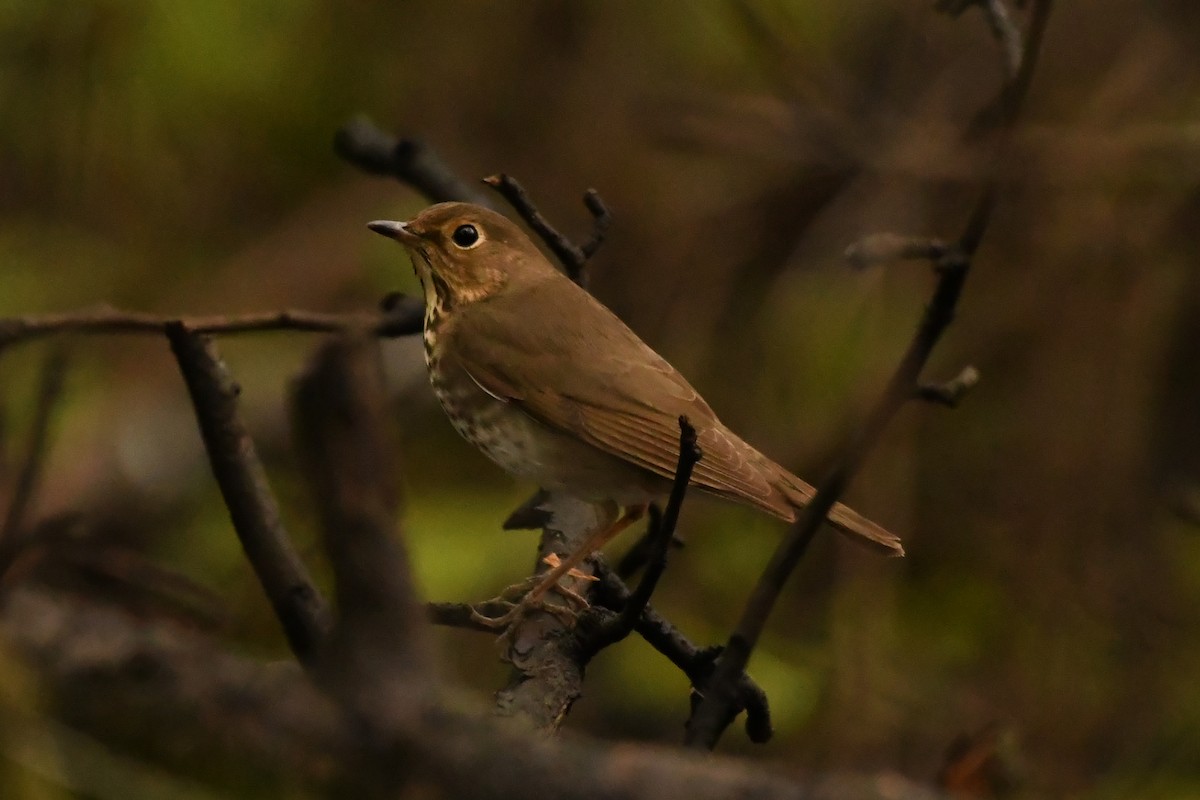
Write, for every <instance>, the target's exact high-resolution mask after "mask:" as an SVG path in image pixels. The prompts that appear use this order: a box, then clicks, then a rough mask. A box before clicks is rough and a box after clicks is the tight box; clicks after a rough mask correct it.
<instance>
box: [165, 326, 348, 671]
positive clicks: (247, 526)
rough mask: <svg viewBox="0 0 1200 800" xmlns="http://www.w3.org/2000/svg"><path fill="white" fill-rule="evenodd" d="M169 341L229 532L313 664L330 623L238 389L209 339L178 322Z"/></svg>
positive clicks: (293, 642) (295, 645) (299, 654)
mask: <svg viewBox="0 0 1200 800" xmlns="http://www.w3.org/2000/svg"><path fill="white" fill-rule="evenodd" d="M167 338H168V339H169V340H170V342H171V350H172V351H173V352H174V353H175V359H176V360H177V361H178V362H179V369H180V372H182V373H183V379H184V381H185V382H186V383H187V388H188V394H189V395H190V396H191V399H192V407H193V408H194V409H195V412H196V421H197V422H198V423H199V426H200V433H201V436H202V437H203V438H204V447H205V449H206V450H207V451H208V461H209V464H210V465H211V466H212V470H213V476H214V477H215V478H216V479H217V484H218V485H219V486H220V488H221V495H222V496H223V497H224V498H225V506H226V508H228V510H229V517H230V519H231V520H232V521H233V528H234V531H235V532H236V533H237V537H238V540H239V541H240V542H241V543H242V549H243V550H244V551H245V553H246V558H247V559H248V560H249V561H250V565H251V566H252V567H253V568H254V572H255V574H256V575H257V576H258V580H259V582H260V583H261V584H262V587H263V591H264V592H266V594H267V598H268V599H269V600H270V601H271V606H272V607H273V608H274V609H275V614H276V616H277V617H279V621H280V623H281V624H282V625H283V632H284V635H285V636H286V637H287V640H288V644H289V645H290V646H291V648H292V652H293V653H295V655H296V658H297V659H299V660H300V662H301V663H303V664H305V665H306V666H312V664H313V663H314V659H315V657H316V655H317V651H318V648H319V647H320V645H321V642H322V640H323V639H324V638H325V636H326V633H327V631H328V628H329V611H328V608H327V607H326V605H325V600H324V598H322V597H321V594H320V592H319V591H317V588H316V586H315V585H314V584H313V581H312V578H311V576H310V575H309V574H308V570H307V568H305V566H304V562H303V561H302V560H301V559H300V556H299V555H298V554H297V553H296V551H295V549H294V548H293V546H292V543H291V541H290V540H289V539H288V536H287V532H286V531H285V530H284V528H283V523H282V521H281V520H280V518H279V506H278V504H277V503H276V501H275V496H274V495H273V494H272V492H271V488H270V486H269V485H268V483H267V475H266V471H265V470H264V469H263V466H262V463H261V462H260V461H259V460H258V454H257V452H256V450H255V448H254V442H253V441H252V440H251V439H250V434H249V433H248V432H247V431H246V426H245V424H244V423H243V422H242V419H241V415H240V414H239V413H238V408H237V396H238V392H239V388H238V386H237V385H236V384H235V383H234V382H233V379H232V378H231V377H230V375H229V372H228V370H227V369H226V368H225V365H224V364H223V363H221V360H220V357H219V356H218V355H217V351H216V347H215V346H214V345H213V343H212V341H211V340H209V339H208V338H207V337H204V336H201V335H199V334H197V333H195V332H194V331H190V330H188V329H187V328H186V327H185V326H184V325H183V324H181V323H178V322H176V323H171V324H169V325H168V326H167Z"/></svg>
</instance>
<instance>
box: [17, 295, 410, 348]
mask: <svg viewBox="0 0 1200 800" xmlns="http://www.w3.org/2000/svg"><path fill="white" fill-rule="evenodd" d="M424 318H425V304H424V302H423V301H421V300H420V299H419V298H411V297H409V298H403V299H401V300H399V301H397V302H396V303H395V304H394V306H393V307H392V308H391V309H389V310H388V311H387V313H384V314H323V313H320V312H315V311H268V312H262V313H250V314H230V315H214V316H192V317H181V316H173V317H171V316H163V315H160V314H146V313H142V312H137V311H118V310H116V309H112V308H97V309H93V310H89V311H75V312H70V313H66V314H40V315H34V316H25V317H9V318H7V319H0V349H3V348H4V347H6V346H8V345H11V344H15V343H17V342H23V341H28V340H30V339H37V338H41V337H44V336H50V335H52V334H57V333H141V334H146V333H156V334H160V335H161V334H163V333H165V332H166V331H167V328H168V326H170V325H173V324H179V325H183V326H184V327H185V328H187V329H188V330H189V331H191V332H193V333H198V334H235V333H256V332H262V331H310V332H315V333H331V332H337V331H344V330H355V329H365V330H369V331H371V332H373V333H375V334H377V335H379V336H384V337H394V336H407V335H410V334H414V333H420V332H421V325H422V323H423V321H424Z"/></svg>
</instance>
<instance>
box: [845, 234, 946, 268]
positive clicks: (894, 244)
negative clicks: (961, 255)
mask: <svg viewBox="0 0 1200 800" xmlns="http://www.w3.org/2000/svg"><path fill="white" fill-rule="evenodd" d="M946 250H947V245H946V243H945V242H943V241H941V240H940V239H932V238H927V237H924V236H901V235H898V234H895V233H872V234H868V235H866V236H864V237H862V238H861V239H859V240H858V241H856V242H854V243H853V244H851V245H850V246H849V247H847V248H846V251H845V252H844V253H843V254H842V255H843V257H844V258H845V259H846V260H847V261H848V262H850V264H851V266H854V267H858V268H860V269H862V268H866V267H869V266H873V265H875V264H883V263H887V262H890V261H901V260H909V259H921V260H923V261H929V260H935V259H939V258H941V257H942V256H943V255H945V253H946Z"/></svg>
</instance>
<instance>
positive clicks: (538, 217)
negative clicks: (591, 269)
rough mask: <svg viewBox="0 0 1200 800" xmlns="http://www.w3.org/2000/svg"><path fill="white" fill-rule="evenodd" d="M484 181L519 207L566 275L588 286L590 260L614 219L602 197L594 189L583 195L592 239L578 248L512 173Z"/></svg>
mask: <svg viewBox="0 0 1200 800" xmlns="http://www.w3.org/2000/svg"><path fill="white" fill-rule="evenodd" d="M483 182H484V183H486V184H487V185H488V186H491V187H492V188H493V189H495V190H496V191H497V192H499V193H500V194H501V195H502V196H503V197H504V199H505V200H507V201H508V202H509V204H510V205H512V207H513V208H515V209H516V210H517V213H518V214H520V215H521V219H523V220H525V221H526V222H527V223H529V227H531V228H533V230H534V233H536V234H537V235H538V236H540V237H541V238H542V241H544V242H545V243H546V246H547V247H549V248H550V250H551V252H553V253H554V256H555V258H557V259H558V260H559V261H560V262H562V265H563V267H564V268H565V269H566V271H567V276H568V277H570V279H571V280H573V281H575V282H576V283H578V284H579V285H580V286H584V287H586V286H587V282H588V277H587V268H586V267H587V262H588V259H589V258H591V257H592V256H593V255H595V254H596V251H597V250H599V249H600V245H601V244H603V243H604V236H605V234H606V232H607V231H608V226H609V225H610V224H611V222H612V214H611V212H609V210H608V206H606V205H605V204H604V201H603V200H601V199H600V195H599V193H597V192H596V190H595V189H588V190H587V192H586V193H585V194H584V196H583V203H584V205H585V206H587V209H588V211H590V212H591V214H592V220H593V223H592V224H593V228H592V235H591V238H589V239H588V241H587V243H586V244H584V245H583V247H579V246H578V245H576V244H575V243H574V242H572V241H571V240H570V239H568V238H567V237H566V236H564V235H563V234H562V233H559V231H558V230H557V229H556V228H555V227H554V226H553V225H551V224H550V222H549V221H548V220H547V219H546V218H545V217H544V216H542V212H540V211H538V208H537V206H535V205H534V204H533V201H532V200H530V199H529V193H528V192H526V191H525V187H523V186H521V184H520V183H518V182H517V179H516V178H513V177H512V176H510V175H504V174H500V175H491V176H489V177H487V178H484V179H483Z"/></svg>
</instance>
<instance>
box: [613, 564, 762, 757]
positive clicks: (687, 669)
mask: <svg viewBox="0 0 1200 800" xmlns="http://www.w3.org/2000/svg"><path fill="white" fill-rule="evenodd" d="M596 574H597V576H598V577H599V578H600V586H599V590H598V602H600V603H602V604H603V605H604V606H605V607H606V608H624V607H625V606H626V605H627V604H628V602H629V589H628V588H627V587H626V586H625V584H624V582H623V581H622V580H621V579H620V578H619V577H618V576H617V575H616V574H615V573H614V572H613V571H612V570H611V569H609V568H608V567H607V566H605V565H604V564H599V565H597V568H596ZM636 630H637V632H638V635H639V636H641V637H642V638H643V639H645V640H646V643H647V644H649V645H650V646H651V647H653V648H654V649H655V650H657V651H658V652H659V653H661V654H662V655H664V656H666V658H667V660H669V661H670V662H671V663H672V664H674V665H675V666H676V667H677V668H678V669H679V670H680V671H681V672H683V674H684V675H687V677H688V680H690V681H691V683H692V686H693V687H698V686H705V685H707V684H708V682H709V680H710V679H711V678H712V673H713V668H714V667H715V665H716V658H717V656H718V655H719V654H720V649H721V648H719V647H718V648H711V647H709V648H703V649H701V648H699V647H696V645H694V644H693V643H692V642H691V641H690V640H689V639H688V638H687V637H686V636H684V635H683V634H682V633H681V632H680V631H679V629H678V628H676V627H675V625H674V624H672V623H671V621H670V620H668V619H666V618H665V617H663V616H662V615H661V614H659V613H658V612H657V611H655V610H654V609H653V608H652V607H651V606H646V608H645V609H643V611H642V614H641V616H640V617H639V619H638V621H637V627H636ZM693 695H694V696H699V695H698V694H697V693H696V692H695V690H693ZM737 697H738V700H737V702H736V703H735V704H734V710H733V711H732V713H733V714H734V715H735V716H736V715H737V714H738V713H740V712H741V711H743V710H745V712H746V735H747V736H748V737H749V739H750V741H752V742H755V743H760V744H761V743H763V742H767V741H769V740H770V738H771V735H772V730H771V711H770V706H769V705H768V702H767V695H766V693H765V692H764V691H763V690H762V688H761V687H759V685H758V684H757V683H755V682H754V679H753V678H751V677H750V676H749V675H747V674H745V673H744V672H743V673H742V675H741V676H740V677H739V679H738V684H737Z"/></svg>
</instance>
